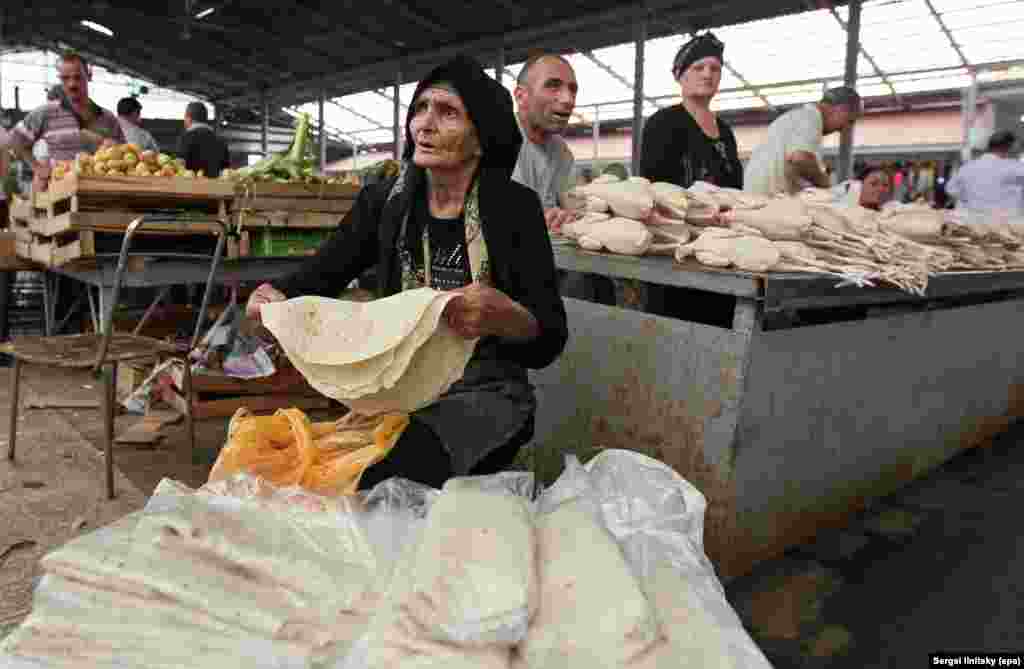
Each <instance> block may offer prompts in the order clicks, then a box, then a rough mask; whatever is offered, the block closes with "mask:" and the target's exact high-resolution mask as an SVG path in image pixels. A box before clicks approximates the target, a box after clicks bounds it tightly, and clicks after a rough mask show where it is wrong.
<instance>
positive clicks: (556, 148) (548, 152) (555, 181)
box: [512, 126, 574, 209]
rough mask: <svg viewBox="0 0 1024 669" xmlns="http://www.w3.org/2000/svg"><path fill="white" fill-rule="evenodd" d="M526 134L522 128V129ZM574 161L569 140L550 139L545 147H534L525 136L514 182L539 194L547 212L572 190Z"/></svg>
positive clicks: (514, 174) (545, 143)
mask: <svg viewBox="0 0 1024 669" xmlns="http://www.w3.org/2000/svg"><path fill="white" fill-rule="evenodd" d="M519 131H520V132H523V129H522V127H521V126H520V128H519ZM573 164H574V159H573V155H572V151H570V150H569V145H568V144H566V143H565V140H564V139H562V138H561V137H559V136H558V135H550V136H549V137H548V138H547V140H546V141H545V142H544V143H543V144H534V143H533V142H531V141H530V138H529V137H527V136H526V133H525V132H523V148H521V149H520V150H519V160H518V162H516V169H515V171H514V172H513V173H512V180H513V181H517V182H519V183H521V184H523V185H524V186H526V187H528V188H532V189H533V190H534V191H536V193H537V195H538V196H539V197H540V203H541V204H542V205H543V206H544V208H545V209H550V208H551V207H557V206H559V204H558V196H559V195H560V194H562V193H564V192H565V191H567V190H568V189H569V176H570V175H571V174H572V168H573Z"/></svg>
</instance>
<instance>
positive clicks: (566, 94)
mask: <svg viewBox="0 0 1024 669" xmlns="http://www.w3.org/2000/svg"><path fill="white" fill-rule="evenodd" d="M577 90H578V85H577V83H576V73H575V72H573V69H572V66H571V65H570V64H569V61H567V60H566V59H565V58H562V57H561V56H558V55H555V54H540V55H537V56H534V57H532V58H530V59H529V60H527V61H526V64H525V65H523V69H521V70H520V71H519V76H518V77H517V78H516V87H515V100H516V105H517V106H518V110H517V113H516V118H517V120H518V121H519V129H520V130H521V131H522V133H523V140H524V141H523V148H522V149H520V150H519V160H518V161H517V162H516V169H515V172H514V173H513V174H512V180H513V181H517V182H519V183H521V184H523V185H524V186H528V187H530V188H532V189H533V190H534V191H536V193H537V195H538V196H539V197H540V202H541V205H542V206H543V207H544V219H545V221H546V222H547V225H548V228H549V229H550V230H555V231H557V230H558V229H559V228H560V227H561V226H562V225H563V224H565V223H568V222H570V221H572V220H573V219H574V218H575V217H576V214H575V212H572V211H568V210H566V209H562V208H561V207H560V201H559V197H560V196H561V195H562V193H564V192H565V191H567V190H568V189H569V185H570V184H569V179H570V177H571V176H572V169H573V164H574V161H573V155H572V151H570V150H569V146H568V144H566V143H565V140H564V139H562V137H561V134H562V133H563V132H565V129H566V127H567V126H568V125H569V118H570V117H571V116H572V112H573V110H574V109H575V108H576V92H577Z"/></svg>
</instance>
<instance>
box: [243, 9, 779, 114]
mask: <svg viewBox="0 0 1024 669" xmlns="http://www.w3.org/2000/svg"><path fill="white" fill-rule="evenodd" d="M742 6H743V7H744V9H745V10H748V8H749V7H764V6H766V5H761V4H756V5H755V4H751V5H742ZM736 7H737V3H736V2H730V1H727V0H720V1H719V2H716V3H713V4H708V5H701V6H700V7H694V6H693V5H690V6H688V7H687V8H685V9H680V0H648V1H647V3H646V10H647V12H648V14H649V15H650V16H656V17H657V18H658V20H659V21H661V20H672V19H676V20H692V19H694V17H702V16H715V15H718V14H724V13H725V12H727V11H728V10H735V8H736ZM793 7H794V9H795V7H796V5H795V4H794V6H793ZM748 11H749V10H748ZM762 14H767V12H764V11H757V12H752V17H759V16H761V15H762ZM635 15H636V9H635V8H634V7H633V6H619V7H616V8H615V9H609V10H606V11H603V12H595V13H588V14H584V15H583V16H580V17H576V18H571V19H563V20H558V21H551V22H549V23H547V24H545V25H542V26H536V27H531V28H524V29H520V30H511V31H507V32H505V33H504V34H502V35H488V36H486V37H482V38H480V39H477V40H472V41H468V42H460V43H457V44H450V45H447V46H442V47H438V48H433V49H428V50H424V51H420V52H415V53H407V54H405V55H403V56H400V57H394V58H389V59H385V60H380V61H377V62H375V63H366V64H364V65H359V66H356V67H352V68H348V69H347V70H342V71H341V72H339V73H337V74H331V75H326V76H321V77H312V78H310V79H306V80H301V81H296V82H294V83H292V84H288V85H286V86H280V87H276V88H275V89H273V90H272V91H271V95H272V96H273V97H275V98H277V99H282V98H284V99H288V100H289V101H291V100H295V101H296V102H304V101H306V100H305V99H304V98H303V97H302V96H305V95H306V94H307V93H306V91H307V90H310V91H312V90H315V91H320V90H323V89H324V88H328V89H331V88H338V87H341V86H347V87H352V88H359V87H362V88H375V87H380V86H381V85H382V84H385V82H387V81H388V80H389V79H390V78H391V76H392V73H393V72H395V70H396V69H397V68H398V67H399V66H402V67H404V68H405V72H406V74H407V78H408V79H409V80H415V79H416V78H417V77H419V76H420V75H421V74H422V73H423V72H424V71H426V70H428V69H429V68H430V67H432V66H433V65H436V64H437V63H439V62H443V61H444V60H446V59H448V58H452V57H454V56H455V55H457V54H459V53H472V54H482V53H489V52H491V51H493V49H494V44H495V43H496V42H497V41H499V40H504V44H505V48H506V50H507V51H509V52H524V53H525V52H527V51H529V50H530V49H534V48H538V49H539V48H552V49H558V48H559V47H561V48H564V45H565V41H566V36H567V34H570V35H572V34H576V35H584V34H590V35H598V33H601V31H604V32H608V31H610V30H614V31H618V32H621V31H623V30H625V29H627V28H628V26H630V25H632V21H633V19H634V17H635ZM744 18H748V17H744ZM616 34H618V33H617V32H616ZM655 36H657V35H651V37H655ZM621 41H624V42H625V41H629V40H628V37H627V38H625V39H622V40H621ZM590 42H591V43H593V44H595V45H597V44H601V45H602V46H603V45H610V44H615V43H616V42H615V41H612V40H611V39H610V38H609V37H608V36H600V35H598V36H596V37H594V38H593V39H592V40H590ZM254 96H255V93H250V94H248V95H246V96H236V99H238V98H253V97H254ZM315 97H316V96H315V95H313V96H311V97H309V98H308V99H314V98H315Z"/></svg>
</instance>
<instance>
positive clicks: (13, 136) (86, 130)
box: [0, 52, 125, 190]
mask: <svg viewBox="0 0 1024 669" xmlns="http://www.w3.org/2000/svg"><path fill="white" fill-rule="evenodd" d="M58 70H59V72H60V83H61V87H62V90H63V95H62V96H61V99H60V100H57V101H52V102H47V103H46V104H45V105H43V106H42V107H38V108H36V109H34V110H32V111H30V112H29V113H28V114H27V115H26V116H25V118H24V119H22V121H21V123H19V124H18V125H17V126H15V128H14V130H13V131H12V132H11V133H10V138H9V140H8V142H7V143H8V144H9V145H10V148H11V149H12V150H13V151H14V154H15V155H16V156H17V157H18V158H20V159H22V160H24V161H25V162H27V163H28V164H30V165H32V168H33V172H34V174H35V178H34V180H33V187H34V188H35V189H37V190H45V188H46V184H47V180H48V179H49V176H50V166H51V165H52V163H53V161H55V160H74V159H75V156H76V155H78V153H79V152H82V151H88V152H94V151H96V150H97V149H98V148H100V146H101V145H102V144H104V143H106V142H107V141H110V142H113V143H115V144H123V143H124V142H125V137H124V132H123V131H122V130H121V124H120V123H119V122H118V120H117V117H116V116H114V115H113V114H112V113H110V112H109V111H107V110H106V109H103V108H102V107H100V106H99V105H97V104H96V103H95V102H93V101H92V100H90V99H89V79H90V78H91V76H92V75H91V72H90V69H89V64H88V63H87V62H86V60H85V59H84V58H83V57H82V56H81V55H79V54H77V53H74V52H66V53H64V54H63V55H62V56H61V58H60V62H59V63H58ZM41 139H42V140H45V141H46V145H47V147H48V148H49V160H48V162H43V161H40V160H36V159H35V158H34V156H33V154H32V147H33V146H34V145H35V143H36V142H38V141H39V140H41ZM3 148H5V147H4V146H0V149H3Z"/></svg>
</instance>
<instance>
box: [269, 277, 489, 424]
mask: <svg viewBox="0 0 1024 669" xmlns="http://www.w3.org/2000/svg"><path fill="white" fill-rule="evenodd" d="M403 296H406V297H403ZM453 297H454V295H453V294H451V293H442V292H439V291H436V290H432V289H427V288H421V289H416V290H411V291H405V292H403V293H398V294H397V295H394V296H391V297H388V298H384V299H381V300H375V301H373V302H364V303H360V304H361V306H362V307H363V308H362V309H359V310H352V309H350V308H349V305H350V304H352V303H348V302H343V301H341V300H326V299H322V298H315V301H312V300H310V299H309V298H295V299H294V300H287V301H285V302H277V303H271V304H266V305H263V307H262V308H261V314H262V316H263V320H264V324H265V325H266V326H267V328H268V329H269V330H270V331H271V333H273V335H274V336H275V337H277V340H278V342H279V343H280V344H281V348H282V349H283V350H284V352H285V354H286V355H287V356H288V358H289V360H291V362H292V364H293V365H294V366H295V368H296V369H298V370H299V372H300V373H301V374H302V375H303V376H304V377H305V378H306V380H307V381H309V384H310V385H311V386H313V387H314V388H315V389H316V390H317V391H319V392H320V393H323V394H324V395H326V396H328V397H331V398H333V399H336V400H338V401H339V402H341V403H342V404H345V405H346V406H348V407H349V408H350V409H352V410H353V411H356V412H358V413H362V414H366V415H373V414H379V413H387V412H401V413H409V412H412V411H415V410H416V409H420V408H422V407H424V406H427V405H428V404H430V403H431V402H433V401H434V400H436V399H437V398H438V397H440V396H441V394H443V393H444V392H445V391H447V390H448V388H450V387H451V385H452V384H453V383H455V381H457V380H458V379H460V378H462V375H463V373H464V372H465V369H466V365H467V364H468V363H469V359H470V358H471V357H472V355H473V351H474V349H475V347H476V341H477V340H476V339H465V338H463V337H461V336H459V335H458V334H456V333H455V332H453V331H452V330H451V329H450V328H449V327H448V324H447V323H446V322H445V321H444V319H443V318H442V315H443V313H444V308H445V306H446V305H447V304H448V301H449V300H451V299H452V298H453ZM298 300H303V302H302V303H301V304H298V305H294V306H290V305H289V303H291V302H296V301H298ZM403 304H405V305H407V306H408V308H407V309H403V308H402V307H403ZM286 305H289V306H286ZM414 317H415V320H414ZM368 323H369V324H368ZM410 323H412V325H411V326H410ZM310 324H311V326H310ZM328 324H329V325H328ZM367 336H371V337H378V338H380V341H379V342H377V343H376V344H375V343H373V342H363V341H360V337H367ZM339 346H343V347H344V348H345V350H334V351H327V350H324V349H326V348H330V347H334V348H335V349H337V348H338V347H339ZM331 361H335V362H331ZM340 361H344V362H340Z"/></svg>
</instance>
